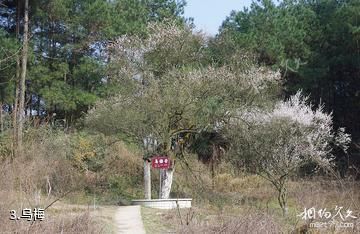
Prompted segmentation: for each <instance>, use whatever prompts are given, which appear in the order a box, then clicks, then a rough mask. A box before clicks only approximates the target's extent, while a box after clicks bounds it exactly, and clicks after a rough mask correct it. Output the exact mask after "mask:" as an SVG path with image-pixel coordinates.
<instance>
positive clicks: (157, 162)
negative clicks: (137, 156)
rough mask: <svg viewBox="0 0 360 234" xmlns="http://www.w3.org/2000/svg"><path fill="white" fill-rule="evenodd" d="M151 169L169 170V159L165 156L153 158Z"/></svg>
mask: <svg viewBox="0 0 360 234" xmlns="http://www.w3.org/2000/svg"><path fill="white" fill-rule="evenodd" d="M151 165H152V168H155V169H169V168H170V165H171V163H170V159H169V158H168V157H166V156H154V157H152V158H151Z"/></svg>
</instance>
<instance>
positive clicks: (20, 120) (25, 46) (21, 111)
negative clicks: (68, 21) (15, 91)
mask: <svg viewBox="0 0 360 234" xmlns="http://www.w3.org/2000/svg"><path fill="white" fill-rule="evenodd" d="M28 50H29V0H25V1H24V31H23V42H22V51H21V73H20V80H19V84H18V85H19V108H18V110H17V116H18V117H17V126H16V128H17V148H18V154H22V153H23V128H24V121H25V88H26V87H25V81H26V74H27V60H28Z"/></svg>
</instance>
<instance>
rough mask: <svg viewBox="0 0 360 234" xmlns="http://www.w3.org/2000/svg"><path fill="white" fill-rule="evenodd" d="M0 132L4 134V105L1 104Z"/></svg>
mask: <svg viewBox="0 0 360 234" xmlns="http://www.w3.org/2000/svg"><path fill="white" fill-rule="evenodd" d="M0 132H1V133H2V132H4V117H3V104H2V102H0Z"/></svg>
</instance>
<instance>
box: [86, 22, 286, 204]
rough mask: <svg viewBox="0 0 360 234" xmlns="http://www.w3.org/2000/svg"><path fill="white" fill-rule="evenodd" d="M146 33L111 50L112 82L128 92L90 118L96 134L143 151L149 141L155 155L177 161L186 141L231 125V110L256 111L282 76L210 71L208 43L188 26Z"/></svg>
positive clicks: (166, 181)
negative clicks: (180, 143)
mask: <svg viewBox="0 0 360 234" xmlns="http://www.w3.org/2000/svg"><path fill="white" fill-rule="evenodd" d="M148 31H149V35H148V36H147V37H145V38H141V37H139V36H124V37H121V38H119V39H118V40H116V41H114V42H113V43H112V45H111V47H110V48H109V49H110V51H111V55H112V56H111V61H112V63H111V66H110V67H111V69H110V71H109V79H111V80H112V81H118V82H119V83H120V85H121V86H122V87H123V88H122V89H121V90H120V91H119V94H118V95H116V96H115V97H113V98H112V99H108V100H105V101H101V102H98V103H97V105H96V106H95V108H94V109H93V110H91V111H90V112H89V114H88V116H87V124H88V126H90V127H91V128H93V129H97V130H99V131H101V132H103V133H107V134H122V136H124V137H126V138H127V139H131V140H133V141H135V142H136V143H137V144H138V145H139V146H140V145H141V144H143V140H144V139H146V138H148V137H149V136H151V137H152V138H153V139H154V141H156V142H157V143H158V146H159V147H157V149H156V150H157V151H161V153H164V154H167V155H169V156H170V157H173V158H174V157H175V155H174V152H173V151H172V147H171V146H172V144H173V142H174V140H175V139H178V138H179V136H180V135H181V134H185V133H192V134H198V133H200V132H202V131H213V130H214V129H215V128H216V127H218V126H221V125H225V124H226V123H227V122H228V120H229V118H230V116H231V114H232V113H233V111H232V110H234V109H237V108H239V107H240V106H248V105H250V104H251V103H252V101H253V99H254V97H255V96H259V93H260V92H261V91H263V90H264V89H265V88H266V86H267V85H269V84H270V83H272V82H277V78H278V76H279V74H278V73H276V72H271V71H270V70H268V69H265V68H264V69H256V68H253V67H250V68H249V69H247V70H246V71H243V72H238V71H235V68H231V69H230V68H229V67H226V66H222V67H216V66H211V65H209V64H206V62H204V61H203V60H206V59H205V57H206V53H205V52H204V48H205V47H206V40H205V38H204V37H203V36H202V35H201V34H199V33H193V32H192V30H191V29H190V28H188V27H186V26H180V27H179V26H178V25H176V24H174V23H172V22H169V23H165V24H162V23H160V24H150V25H149V27H148ZM272 77H276V79H275V78H274V79H272ZM158 153H160V152H158ZM174 169H175V167H174V166H173V167H172V168H170V169H169V170H165V171H164V172H163V176H162V177H163V180H162V186H161V189H162V191H161V192H160V197H161V198H168V197H169V195H170V190H171V184H172V179H173V173H174Z"/></svg>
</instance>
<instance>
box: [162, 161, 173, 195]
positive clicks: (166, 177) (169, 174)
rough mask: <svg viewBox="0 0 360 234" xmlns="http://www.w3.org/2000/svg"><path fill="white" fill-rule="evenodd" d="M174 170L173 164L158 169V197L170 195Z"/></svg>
mask: <svg viewBox="0 0 360 234" xmlns="http://www.w3.org/2000/svg"><path fill="white" fill-rule="evenodd" d="M174 171H175V167H174V166H173V167H172V168H169V169H164V170H160V178H161V190H160V196H159V198H160V199H168V198H169V197H170V192H171V186H172V182H173V174H174Z"/></svg>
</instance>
